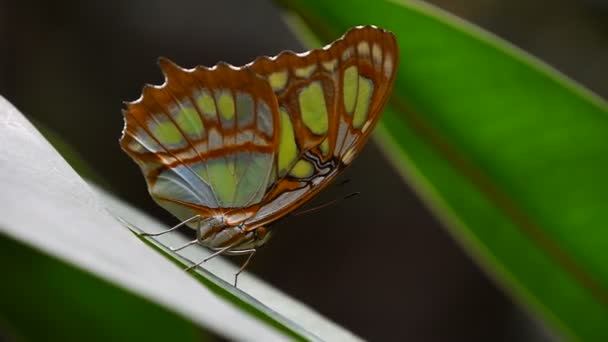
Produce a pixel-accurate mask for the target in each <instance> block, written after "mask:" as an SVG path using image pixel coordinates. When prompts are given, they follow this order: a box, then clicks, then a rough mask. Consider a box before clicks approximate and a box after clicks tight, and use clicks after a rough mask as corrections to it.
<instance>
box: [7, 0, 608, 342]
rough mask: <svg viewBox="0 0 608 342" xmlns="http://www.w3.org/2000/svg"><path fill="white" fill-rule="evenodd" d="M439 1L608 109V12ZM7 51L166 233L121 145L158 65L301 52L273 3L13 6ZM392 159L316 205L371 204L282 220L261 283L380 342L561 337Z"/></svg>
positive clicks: (370, 165)
mask: <svg viewBox="0 0 608 342" xmlns="http://www.w3.org/2000/svg"><path fill="white" fill-rule="evenodd" d="M430 2H432V3H435V4H436V5H439V6H440V7H443V8H444V9H446V10H448V11H450V12H452V13H455V14H457V15H458V16H461V17H464V18H466V19H467V20H470V21H472V22H475V23H477V24H478V25H480V26H482V27H484V28H486V29H488V30H490V31H492V32H494V33H496V34H497V35H499V36H501V37H503V38H505V39H507V40H509V41H511V42H513V43H514V44H515V45H517V46H519V47H522V48H523V49H525V50H527V51H529V52H531V53H532V54H534V55H536V56H538V57H540V58H541V59H543V60H545V61H547V62H548V63H549V64H551V65H553V66H555V67H556V68H557V69H559V70H561V71H562V72H564V73H565V74H567V75H568V76H570V77H572V78H574V79H575V80H577V81H579V82H581V83H582V84H584V85H586V86H587V87H589V88H591V89H592V90H593V91H595V92H597V93H599V94H600V95H601V96H603V97H608V82H606V75H608V67H607V61H608V2H607V1H600V0H594V1H592V0H586V1H580V0H579V1H576V0H558V1H551V2H545V1H526V0H516V1H509V0H500V1H499V0H485V1H482V0H475V1H472V0H466V1H465V0H458V1H456V0H434V1H430ZM372 3H373V2H370V5H372ZM345 4H346V2H345ZM362 24H367V23H362ZM372 24H373V23H372ZM0 43H1V45H0V46H1V50H0V94H1V95H2V96H4V97H6V98H7V99H8V100H9V101H11V102H12V103H13V104H14V105H15V106H17V107H18V108H19V109H20V110H21V111H22V112H23V113H25V114H26V115H27V116H28V117H29V118H31V119H32V120H34V121H35V123H36V124H38V125H39V126H41V127H46V128H47V129H49V130H51V131H54V132H55V133H57V135H58V136H60V137H62V138H63V140H65V141H66V142H67V143H68V144H70V145H71V146H73V147H74V148H75V149H76V151H77V152H78V153H79V154H80V156H81V158H82V159H84V160H85V161H86V162H87V163H88V164H89V165H90V166H91V167H92V168H93V169H94V171H95V172H96V173H97V175H98V176H99V177H100V178H102V179H103V180H104V182H105V184H106V185H107V186H108V187H109V189H110V190H111V191H113V192H115V193H116V194H118V195H119V196H121V197H122V198H124V199H126V200H128V201H129V202H131V203H133V204H134V205H136V206H138V207H140V208H142V209H144V210H146V211H148V212H150V213H152V214H153V215H155V216H156V217H159V218H161V219H163V220H164V221H165V222H167V223H168V224H175V223H176V222H175V220H174V219H173V218H172V217H171V216H170V215H169V214H167V213H166V212H164V211H163V210H162V209H160V208H159V207H157V206H156V205H155V204H154V203H153V202H152V200H151V199H150V198H149V196H148V194H147V191H146V188H145V183H144V180H143V177H142V176H141V174H140V171H139V169H138V168H137V167H136V165H135V164H134V163H133V162H132V161H130V160H129V159H128V157H127V156H126V155H125V154H124V153H123V152H122V151H121V150H120V148H119V146H118V138H119V136H120V132H121V130H122V127H123V121H122V116H121V113H120V108H121V102H122V101H123V100H134V99H136V98H137V97H139V94H140V91H141V87H142V85H143V84H144V83H154V84H160V83H162V76H161V73H160V71H159V69H158V67H157V66H156V58H157V57H158V56H160V55H163V56H168V57H170V58H171V59H173V60H174V61H176V62H177V63H178V64H180V65H182V66H184V67H192V66H194V65H197V64H203V65H208V66H209V65H213V64H215V63H216V62H218V61H220V60H223V61H227V62H229V63H232V64H235V65H241V64H244V63H247V62H249V61H250V60H252V59H253V58H255V57H256V56H258V55H273V54H276V53H278V52H279V51H281V50H283V49H295V50H297V51H301V50H303V49H302V48H301V46H300V44H299V43H298V41H297V40H296V39H295V37H294V35H293V34H292V33H291V32H290V31H289V30H288V28H287V27H286V26H285V24H284V23H283V22H282V21H281V17H280V10H279V9H278V8H277V7H276V6H275V5H274V4H273V3H271V2H270V1H265V0H257V1H244V0H243V1H237V0H230V1H204V0H196V1H194V0H182V1H170V2H169V1H160V0H146V1H144V0H129V1H118V0H117V1H92V0H91V1H76V0H74V1H45V0H24V1H8V0H4V1H0ZM379 152H380V151H379V150H378V148H377V147H376V146H375V145H374V144H369V145H368V146H367V148H366V149H365V151H364V152H363V153H362V155H361V156H360V157H359V158H358V160H357V161H356V162H355V163H354V164H353V166H352V167H351V168H350V169H349V170H348V171H347V172H346V175H345V177H346V178H348V179H350V180H351V182H349V183H348V184H346V185H344V186H333V187H330V188H329V190H327V191H325V192H324V193H323V194H322V195H321V196H320V198H318V199H316V200H315V201H314V202H315V203H323V202H324V201H327V200H331V199H334V198H339V197H341V196H343V195H345V194H348V193H349V192H353V191H360V192H361V196H358V197H355V198H352V199H349V200H347V201H343V202H341V203H339V204H337V205H333V206H331V207H330V208H327V209H323V210H320V211H317V212H314V213H312V214H308V215H304V216H299V217H296V218H292V219H289V220H287V221H285V222H283V223H281V225H280V227H277V229H276V231H275V232H276V233H275V236H274V238H273V239H272V241H271V242H270V244H269V245H268V247H266V248H264V249H263V250H262V251H261V252H260V253H258V254H256V258H255V259H254V262H253V263H252V265H251V266H250V268H249V271H250V272H253V273H255V274H257V275H258V276H260V277H261V278H263V279H265V280H266V281H268V282H269V283H271V284H273V285H275V286H277V287H278V288H280V289H281V290H283V291H285V292H286V293H288V294H290V295H292V296H293V297H295V298H297V299H299V300H300V301H302V302H304V303H306V304H308V305H309V306H311V307H312V308H314V309H316V310H317V311H319V312H320V313H322V314H324V315H326V316H327V317H329V318H330V319H332V320H334V321H336V322H337V323H339V324H341V325H343V326H345V327H346V328H347V329H350V330H352V331H353V332H354V333H356V334H358V335H360V336H361V337H363V338H366V339H370V340H375V341H380V340H382V341H386V340H414V341H418V340H424V341H433V340H436V341H440V340H465V339H467V340H521V339H534V340H539V339H550V338H551V333H549V332H547V331H546V330H545V329H544V328H542V327H541V326H539V324H538V323H537V322H535V321H534V319H533V318H532V316H531V315H529V314H527V313H526V312H524V311H523V310H522V309H519V308H517V307H516V306H514V304H513V303H512V301H511V300H510V298H508V297H506V296H505V294H504V293H503V292H502V291H501V289H499V288H498V287H497V286H496V284H495V283H494V282H493V281H492V280H491V279H490V278H489V277H488V276H486V275H485V274H484V273H483V272H482V271H481V270H480V269H479V268H478V267H477V266H476V265H475V264H474V263H473V262H472V261H471V259H470V258H469V257H468V255H467V254H466V253H465V252H463V251H462V250H461V249H460V248H459V246H457V245H456V244H455V243H454V241H453V240H452V238H451V237H450V236H449V235H448V234H447V233H446V231H444V230H443V229H442V228H441V227H440V226H439V224H438V222H437V220H436V219H434V218H433V216H432V215H431V214H430V213H429V211H428V210H427V209H426V208H425V207H424V206H423V205H422V204H421V202H420V201H419V200H418V199H417V198H416V196H415V195H414V193H413V192H412V191H411V190H410V189H409V188H408V187H407V186H406V185H404V184H403V182H402V181H401V180H400V179H399V177H398V176H397V174H396V173H395V171H393V170H392V169H391V167H390V165H389V164H388V163H387V162H386V160H385V159H384V158H383V157H382V155H381V153H379ZM237 261H238V260H237Z"/></svg>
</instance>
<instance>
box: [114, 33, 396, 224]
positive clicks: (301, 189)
mask: <svg viewBox="0 0 608 342" xmlns="http://www.w3.org/2000/svg"><path fill="white" fill-rule="evenodd" d="M396 61H397V46H396V42H395V38H394V36H393V35H392V34H391V33H390V32H387V31H385V30H382V29H379V28H376V27H373V26H366V27H357V28H354V29H352V30H350V31H349V32H347V33H346V34H345V35H344V36H343V37H342V38H341V39H338V40H337V41H336V42H334V43H332V44H331V45H328V46H326V47H325V48H323V49H317V50H313V51H309V52H306V53H302V54H296V53H293V52H284V53H281V54H280V55H278V56H276V57H272V58H269V57H262V58H259V59H257V60H256V61H255V62H253V63H251V64H249V65H246V66H244V67H242V68H235V67H232V66H229V65H227V64H223V63H220V64H218V65H216V66H215V67H213V68H205V67H197V68H194V69H191V70H185V69H182V68H180V67H178V66H176V65H174V64H173V63H172V62H170V61H168V60H166V59H161V60H160V66H161V68H162V69H163V72H164V73H165V77H166V80H165V83H164V84H163V85H161V86H145V87H144V89H143V92H142V96H141V97H140V98H139V99H138V100H136V101H134V102H131V103H127V104H126V109H125V111H124V116H125V129H124V131H123V136H122V138H121V141H120V143H121V146H122V148H123V149H124V150H125V151H126V152H127V153H128V154H129V155H130V156H131V158H132V159H134V160H135V162H137V164H139V166H140V168H141V169H142V172H143V173H144V175H145V178H146V182H147V184H148V190H149V192H150V194H151V195H152V197H153V198H154V200H155V201H156V202H157V203H158V204H159V205H161V206H162V207H164V208H165V209H167V210H168V211H169V212H171V213H172V214H173V215H175V216H176V217H177V218H179V219H181V220H186V219H188V218H190V217H192V216H194V215H197V214H200V215H202V216H203V217H210V216H221V217H223V219H224V220H226V223H227V224H228V225H234V224H236V223H239V222H243V221H245V222H246V223H247V225H246V227H247V229H255V228H256V227H259V226H260V225H264V224H267V223H269V222H272V221H274V220H276V219H278V218H280V217H282V216H284V215H286V214H287V213H289V212H291V211H292V210H294V209H296V208H297V207H298V206H300V205H301V204H303V203H304V202H306V201H307V200H309V199H310V198H311V197H313V196H314V195H316V194H317V193H318V192H319V191H320V190H321V189H322V188H323V187H325V186H326V185H327V184H328V183H329V182H330V181H331V180H332V179H333V178H334V177H335V176H336V175H337V174H338V173H339V172H340V171H341V170H342V169H343V168H344V167H346V166H347V165H349V164H350V163H351V161H352V160H353V158H354V157H355V156H356V155H357V154H358V153H359V151H360V150H361V148H362V147H363V145H364V144H365V142H366V141H367V139H368V136H369V134H370V132H371V131H372V129H373V127H374V126H375V124H376V122H377V121H378V119H379V117H380V114H381V111H382V108H383V106H384V104H385V102H386V100H387V98H388V96H389V94H390V91H391V89H392V85H393V81H394V77H395V70H396Z"/></svg>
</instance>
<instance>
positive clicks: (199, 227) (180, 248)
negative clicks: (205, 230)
mask: <svg viewBox="0 0 608 342" xmlns="http://www.w3.org/2000/svg"><path fill="white" fill-rule="evenodd" d="M197 216H198V215H197ZM195 217H196V216H195ZM198 218H199V219H198V221H196V239H194V240H192V241H188V242H186V243H185V244H183V245H181V246H179V247H176V248H169V249H170V250H171V251H172V252H177V251H181V250H182V249H184V248H186V247H188V246H192V245H194V244H197V243H198V242H199V241H200V239H201V219H200V216H198Z"/></svg>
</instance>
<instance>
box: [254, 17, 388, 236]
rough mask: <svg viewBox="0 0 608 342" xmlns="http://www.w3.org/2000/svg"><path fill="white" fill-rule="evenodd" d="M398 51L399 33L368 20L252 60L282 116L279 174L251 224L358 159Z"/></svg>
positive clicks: (284, 208) (294, 203)
mask: <svg viewBox="0 0 608 342" xmlns="http://www.w3.org/2000/svg"><path fill="white" fill-rule="evenodd" d="M397 55H398V51H397V44H396V41H395V37H394V36H393V34H392V33H390V32H388V31H385V30H383V29H379V28H377V27H373V26H365V27H356V28H353V29H351V30H350V31H349V32H347V33H346V34H345V35H344V36H343V37H342V38H340V39H338V40H337V41H335V42H334V43H332V44H330V45H327V46H326V47H324V48H323V49H318V50H312V51H310V52H306V53H300V54H297V53H293V52H284V53H281V54H279V55H278V56H276V57H272V58H269V57H262V58H259V59H257V60H256V61H255V62H253V63H252V64H250V65H249V68H250V69H251V70H253V71H254V72H256V73H257V74H259V75H261V76H263V77H264V78H265V79H267V80H268V83H269V84H270V86H271V87H272V89H273V91H274V92H275V94H276V96H277V100H278V106H279V117H280V121H281V128H280V129H281V131H280V141H279V148H278V150H277V156H276V163H275V168H276V170H275V172H276V175H277V179H276V180H275V182H274V183H273V186H272V187H271V188H270V189H269V190H268V193H267V194H266V195H265V198H264V203H265V204H264V206H263V207H262V208H261V209H260V211H259V212H258V213H257V214H256V217H255V218H252V219H251V221H250V223H251V226H256V225H258V224H265V223H268V222H270V221H273V220H276V219H277V218H279V217H281V216H283V215H285V214H287V213H288V212H290V211H292V210H293V209H295V208H296V207H298V206H299V205H301V204H303V203H304V202H306V201H307V200H308V199H310V198H311V197H312V196H314V195H315V194H317V193H318V192H319V191H320V190H321V189H322V188H323V187H325V186H326V185H327V184H328V183H329V182H330V181H331V180H332V179H333V178H334V177H335V176H336V175H337V173H339V171H341V170H342V169H343V168H344V167H346V166H347V165H349V164H350V163H351V162H352V160H353V159H354V158H355V156H356V155H357V154H358V153H359V152H360V151H361V149H362V147H363V145H364V144H365V142H366V141H367V139H368V137H369V134H370V132H371V131H372V129H373V128H374V126H375V125H376V123H377V121H378V119H379V118H380V115H381V112H382V109H383V107H384V105H385V103H386V101H387V99H388V97H389V95H390V92H391V90H392V86H393V81H394V78H395V72H396V67H397V64H396V63H397V61H398V56H397Z"/></svg>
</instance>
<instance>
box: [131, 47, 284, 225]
mask: <svg viewBox="0 0 608 342" xmlns="http://www.w3.org/2000/svg"><path fill="white" fill-rule="evenodd" d="M159 64H160V66H161V68H162V69H163V72H164V74H165V77H166V80H165V83H164V84H163V85H161V86H150V85H147V86H145V87H144V89H143V92H142V96H141V97H140V98H139V99H138V100H136V101H134V102H131V103H127V104H126V109H125V110H124V117H125V129H124V131H123V136H122V138H121V140H120V144H121V146H122V148H123V149H124V150H125V151H126V152H127V153H128V154H129V155H130V156H131V158H132V159H133V160H135V162H137V164H139V166H140V168H141V170H142V172H143V173H144V175H145V178H146V182H147V184H148V190H149V192H150V194H151V196H152V197H153V199H154V200H155V201H156V202H157V203H158V204H159V205H161V206H162V207H164V208H165V209H167V210H168V211H169V212H171V213H172V214H174V215H175V216H176V217H178V218H179V219H181V220H186V219H188V218H190V217H192V216H194V215H197V214H200V215H202V216H203V217H211V216H218V215H222V216H223V215H224V214H226V215H227V214H230V217H231V219H232V220H235V221H242V220H244V219H245V218H247V217H249V216H252V215H253V214H254V213H255V212H256V210H257V209H256V206H257V205H258V204H259V203H260V202H261V201H262V200H263V197H264V195H265V193H266V190H267V188H268V187H269V183H270V182H272V177H273V176H272V172H273V170H274V165H275V158H276V149H277V146H278V139H279V113H278V109H277V108H278V107H277V102H276V98H275V96H274V94H273V92H272V89H271V87H270V86H269V85H268V82H266V81H265V80H263V79H262V78H260V77H259V76H258V75H256V74H254V73H253V72H251V71H249V70H239V69H237V68H234V67H231V66H229V65H227V64H223V63H222V64H218V65H217V66H215V67H213V68H211V69H208V68H204V67H197V68H195V69H192V70H184V69H182V68H180V67H178V66H176V65H174V64H173V63H172V62H170V61H169V60H167V59H160V60H159ZM245 208H248V209H245ZM235 209H239V210H235ZM227 223H228V224H230V222H227Z"/></svg>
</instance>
